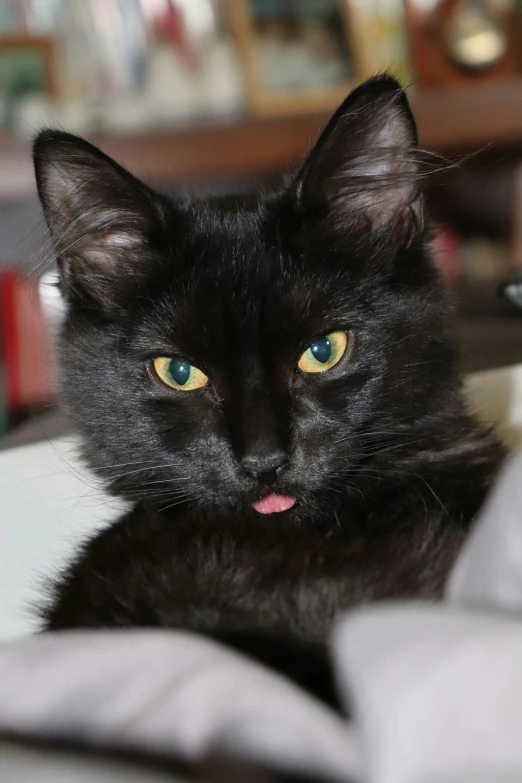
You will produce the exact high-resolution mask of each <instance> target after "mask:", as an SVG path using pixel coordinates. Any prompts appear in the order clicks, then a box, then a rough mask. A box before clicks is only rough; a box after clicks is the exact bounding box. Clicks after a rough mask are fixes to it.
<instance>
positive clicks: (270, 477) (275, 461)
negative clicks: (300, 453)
mask: <svg viewBox="0 0 522 783" xmlns="http://www.w3.org/2000/svg"><path fill="white" fill-rule="evenodd" d="M287 464H288V456H287V455H286V454H285V452H284V451H274V452H272V453H269V454H263V455H260V454H246V455H245V456H244V457H243V458H242V460H241V467H242V468H243V470H244V471H245V472H246V473H248V474H249V476H252V478H255V479H259V480H261V481H263V482H265V483H267V484H271V483H273V482H274V481H275V480H276V478H277V476H278V475H279V474H280V473H281V472H282V471H283V470H284V469H285V467H286V465H287Z"/></svg>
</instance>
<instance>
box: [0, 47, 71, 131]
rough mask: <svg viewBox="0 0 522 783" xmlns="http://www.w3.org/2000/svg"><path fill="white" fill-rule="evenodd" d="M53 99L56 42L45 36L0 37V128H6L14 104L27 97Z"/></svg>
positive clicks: (56, 80)
mask: <svg viewBox="0 0 522 783" xmlns="http://www.w3.org/2000/svg"><path fill="white" fill-rule="evenodd" d="M35 94H40V95H41V94H44V95H46V96H48V97H49V98H56V97H57V94H58V71H57V55H56V43H55V40H54V39H53V38H51V37H48V36H36V35H9V36H0V125H1V126H4V127H6V126H7V127H9V125H10V121H11V112H12V109H13V107H14V105H15V104H16V102H17V101H19V100H22V99H23V98H26V97H27V96H29V95H35Z"/></svg>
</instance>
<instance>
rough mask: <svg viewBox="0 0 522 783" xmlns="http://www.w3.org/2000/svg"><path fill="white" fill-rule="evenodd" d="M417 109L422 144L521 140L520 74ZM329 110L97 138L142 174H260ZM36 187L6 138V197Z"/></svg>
mask: <svg viewBox="0 0 522 783" xmlns="http://www.w3.org/2000/svg"><path fill="white" fill-rule="evenodd" d="M413 110H414V113H415V116H416V119H417V123H418V127H419V137H420V142H421V144H422V146H423V147H425V148H427V149H431V150H437V151H441V152H451V151H475V150H477V149H480V148H482V147H487V146H488V145H492V144H493V145H495V144H517V143H520V145H521V147H522V79H514V80H512V81H508V82H505V81H502V82H491V83H489V84H485V85H479V86H477V87H474V88H472V89H469V88H455V89H453V90H447V91H443V92H433V93H424V94H420V95H418V96H416V97H414V99H413ZM327 119H328V115H327V114H325V113H314V114H302V115H298V116H285V117H273V118H260V119H257V118H243V119H240V118H236V119H234V120H228V121H223V122H216V121H211V122H208V123H199V124H196V125H193V126H191V127H179V128H172V129H166V130H157V131H149V132H143V133H139V134H128V135H123V134H122V135H115V134H99V135H96V136H95V137H93V138H92V140H93V141H94V142H95V143H97V144H99V145H100V147H102V148H103V149H104V150H105V151H106V152H107V153H108V154H109V155H112V156H113V157H115V158H116V159H117V160H119V161H121V162H122V163H123V164H124V165H126V166H128V167H129V168H130V169H131V170H132V171H134V172H135V173H136V174H137V175H139V176H143V177H145V178H147V179H148V180H149V181H152V182H158V183H165V182H176V181H178V182H179V181H185V182H186V181H190V180H198V179H207V180H213V179H219V178H225V177H230V178H234V177H249V176H252V177H259V176H266V175H268V174H271V173H276V172H279V171H282V170H283V171H285V170H290V169H291V168H292V167H293V166H295V165H296V164H297V163H298V162H299V161H300V160H301V159H302V157H303V155H304V154H305V152H306V150H307V149H309V148H310V146H311V145H312V144H313V142H314V140H315V138H316V137H317V134H318V133H319V131H320V129H321V127H322V126H323V125H324V124H325V122H326V120H327ZM33 190H34V185H33V177H32V170H31V162H30V154H29V145H28V144H24V143H22V142H16V143H15V142H9V141H5V140H4V141H3V142H2V143H0V198H3V199H7V198H17V197H22V196H25V195H27V194H29V193H31V192H32V191H33Z"/></svg>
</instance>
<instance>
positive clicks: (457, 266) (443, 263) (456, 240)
mask: <svg viewBox="0 0 522 783" xmlns="http://www.w3.org/2000/svg"><path fill="white" fill-rule="evenodd" d="M432 250H433V254H434V256H435V261H436V263H437V266H438V267H439V269H440V270H441V271H442V274H443V275H444V279H445V280H446V285H447V286H448V290H449V291H450V293H451V294H452V295H454V296H456V295H457V292H458V288H459V282H460V274H461V268H462V264H461V258H460V237H459V235H458V234H457V233H456V232H455V231H453V230H452V229H450V228H448V227H447V226H442V227H441V228H440V229H439V230H438V231H437V234H436V235H435V239H434V240H433V244H432Z"/></svg>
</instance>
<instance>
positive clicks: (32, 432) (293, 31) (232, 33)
mask: <svg viewBox="0 0 522 783" xmlns="http://www.w3.org/2000/svg"><path fill="white" fill-rule="evenodd" d="M383 69H387V70H390V71H391V72H392V73H393V74H395V75H397V76H399V77H400V78H401V79H402V80H403V82H404V83H405V84H406V85H407V86H408V91H409V93H410V97H411V100H412V103H413V108H414V112H415V115H416V118H417V122H418V126H419V135H420V142H421V145H422V146H423V147H424V148H426V149H428V150H430V151H434V152H437V153H439V154H441V155H442V156H443V160H444V161H447V162H449V163H450V164H453V165H450V166H447V165H444V166H441V172H440V174H438V175H435V176H434V177H433V178H432V181H431V182H430V183H429V186H428V199H429V202H430V205H431V209H432V214H433V216H434V218H435V224H436V229H437V230H436V235H435V240H434V248H435V255H436V259H437V261H438V263H439V264H440V266H441V269H442V271H443V273H444V275H445V278H446V281H447V285H448V289H449V291H450V294H451V296H452V297H453V298H454V300H455V304H456V312H457V318H458V328H459V344H460V353H461V363H462V368H463V370H464V371H466V372H467V371H474V370H481V369H488V368H493V367H499V366H503V365H509V364H514V363H520V362H522V309H521V307H522V282H520V281H522V0H404V2H403V0H228V2H227V0H0V446H1V445H3V446H5V445H12V444H13V443H21V442H26V441H27V440H31V439H34V438H35V437H38V436H39V437H42V435H45V436H52V435H54V434H55V433H58V432H61V431H62V429H63V427H64V426H65V425H64V423H63V421H62V419H61V417H60V415H59V412H56V410H55V406H54V402H55V397H56V389H57V378H56V370H55V362H54V356H53V349H52V327H49V323H51V324H52V322H53V319H54V318H55V316H56V314H57V313H58V312H59V304H58V302H57V300H56V298H55V296H54V289H53V288H52V287H51V286H49V285H46V284H45V282H44V283H43V284H40V285H38V284H36V283H35V279H34V275H33V276H31V272H32V270H34V269H35V268H38V269H39V270H40V273H42V272H43V273H45V271H46V270H45V268H42V266H43V267H45V261H46V260H49V259H48V257H47V256H46V255H45V253H44V250H43V248H44V247H45V232H44V229H43V223H42V219H41V214H40V211H39V207H38V204H37V200H36V196H35V188H34V183H33V175H32V169H31V162H30V143H31V139H32V137H33V136H34V134H35V132H36V131H37V130H38V129H39V128H41V127H43V126H47V127H48V126H53V127H59V128H62V129H65V130H69V131H72V132H75V133H78V134H80V135H83V136H85V137H86V138H88V139H89V140H91V141H93V142H94V143H96V144H98V145H99V146H100V147H101V148H102V149H103V150H104V151H105V152H107V153H108V154H109V155H112V156H113V157H115V158H116V159H117V160H118V161H120V162H121V163H123V164H124V165H126V166H128V167H129V168H130V169H131V170H132V171H133V172H134V173H136V174H137V175H139V176H141V177H143V178H145V179H146V180H147V181H148V182H149V183H150V184H152V185H155V186H158V187H160V188H162V189H164V190H166V191H169V190H175V189H176V188H180V187H183V188H185V189H187V190H189V191H190V192H192V193H196V194H209V193H217V192H224V191H235V192H245V193H246V192H249V191H252V190H253V189H255V188H258V187H259V186H262V187H270V186H271V185H273V184H277V183H278V182H279V181H280V180H281V178H282V177H283V176H284V175H285V174H286V173H287V172H288V171H289V170H291V168H292V167H293V166H294V165H296V164H298V163H299V161H300V160H301V158H302V156H303V154H304V153H305V151H306V150H307V149H308V148H309V147H310V145H311V143H312V142H313V140H314V138H315V137H316V135H317V133H318V132H319V130H320V129H321V127H322V126H323V125H324V123H325V121H326V119H327V117H328V115H329V113H330V112H331V111H332V109H334V108H335V107H336V105H337V104H338V103H339V102H340V101H341V100H342V99H343V98H344V96H345V95H346V94H347V92H348V91H349V89H350V88H351V86H353V85H354V84H355V83H357V82H358V81H361V80H362V79H364V78H366V77H367V76H370V75H373V74H375V73H377V72H379V71H382V70H383ZM518 303H520V306H519V305H518Z"/></svg>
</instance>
